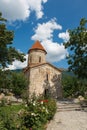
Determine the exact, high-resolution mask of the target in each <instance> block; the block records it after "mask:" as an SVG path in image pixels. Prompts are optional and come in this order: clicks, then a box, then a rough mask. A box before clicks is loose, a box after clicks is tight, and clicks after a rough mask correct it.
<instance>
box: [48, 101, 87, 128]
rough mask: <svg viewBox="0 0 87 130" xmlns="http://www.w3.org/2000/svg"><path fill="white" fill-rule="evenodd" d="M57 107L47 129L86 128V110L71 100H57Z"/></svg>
mask: <svg viewBox="0 0 87 130" xmlns="http://www.w3.org/2000/svg"><path fill="white" fill-rule="evenodd" d="M57 106H58V109H57V112H56V114H55V116H54V119H53V120H52V121H51V122H50V123H49V124H48V127H47V130H87V111H84V110H82V108H81V106H80V105H79V104H77V103H74V102H71V101H58V103H57Z"/></svg>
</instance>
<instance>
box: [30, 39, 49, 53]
mask: <svg viewBox="0 0 87 130" xmlns="http://www.w3.org/2000/svg"><path fill="white" fill-rule="evenodd" d="M31 50H42V51H44V52H45V53H47V52H46V50H45V49H44V47H43V46H42V45H41V43H40V42H39V41H36V42H35V43H34V44H33V46H32V47H31V49H30V50H29V51H28V52H30V51H31Z"/></svg>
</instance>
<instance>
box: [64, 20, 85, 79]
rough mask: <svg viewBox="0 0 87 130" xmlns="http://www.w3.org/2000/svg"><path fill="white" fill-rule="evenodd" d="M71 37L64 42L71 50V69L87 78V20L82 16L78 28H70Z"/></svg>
mask: <svg viewBox="0 0 87 130" xmlns="http://www.w3.org/2000/svg"><path fill="white" fill-rule="evenodd" d="M69 35H70V39H69V41H68V42H67V43H64V45H65V48H68V49H69V50H70V54H69V56H68V57H67V59H68V64H69V70H71V71H73V72H74V73H75V74H76V75H77V76H78V77H79V78H87V20H86V19H85V18H82V19H81V21H80V24H79V26H78V27H77V28H75V29H73V30H69Z"/></svg>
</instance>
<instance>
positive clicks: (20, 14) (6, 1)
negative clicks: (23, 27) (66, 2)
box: [0, 0, 47, 21]
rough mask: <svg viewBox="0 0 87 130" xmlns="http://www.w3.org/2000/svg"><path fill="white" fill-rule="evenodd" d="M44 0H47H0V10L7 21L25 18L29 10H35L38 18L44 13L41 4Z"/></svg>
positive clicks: (28, 14) (45, 0)
mask: <svg viewBox="0 0 87 130" xmlns="http://www.w3.org/2000/svg"><path fill="white" fill-rule="evenodd" d="M46 2H47V0H38V1H36V0H17V1H15V0H0V11H1V12H2V14H3V17H5V18H7V19H8V20H9V21H15V20H26V19H27V18H28V17H29V16H30V13H31V11H35V13H36V17H37V18H38V19H39V18H42V16H43V14H44V13H43V6H42V4H44V3H46Z"/></svg>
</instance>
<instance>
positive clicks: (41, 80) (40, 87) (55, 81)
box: [24, 41, 62, 98]
mask: <svg viewBox="0 0 87 130" xmlns="http://www.w3.org/2000/svg"><path fill="white" fill-rule="evenodd" d="M46 54H47V52H46V50H45V49H44V47H43V46H42V45H41V43H40V42H39V41H36V42H35V43H34V44H33V46H32V47H31V48H30V49H29V51H28V64H27V67H26V68H25V69H24V73H25V75H26V76H27V78H28V80H29V95H32V94H33V93H35V94H36V95H42V94H44V95H47V94H50V95H51V96H52V97H53V98H61V97H62V86H61V70H60V69H58V68H57V67H55V66H53V65H52V64H50V63H48V62H47V61H46Z"/></svg>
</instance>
